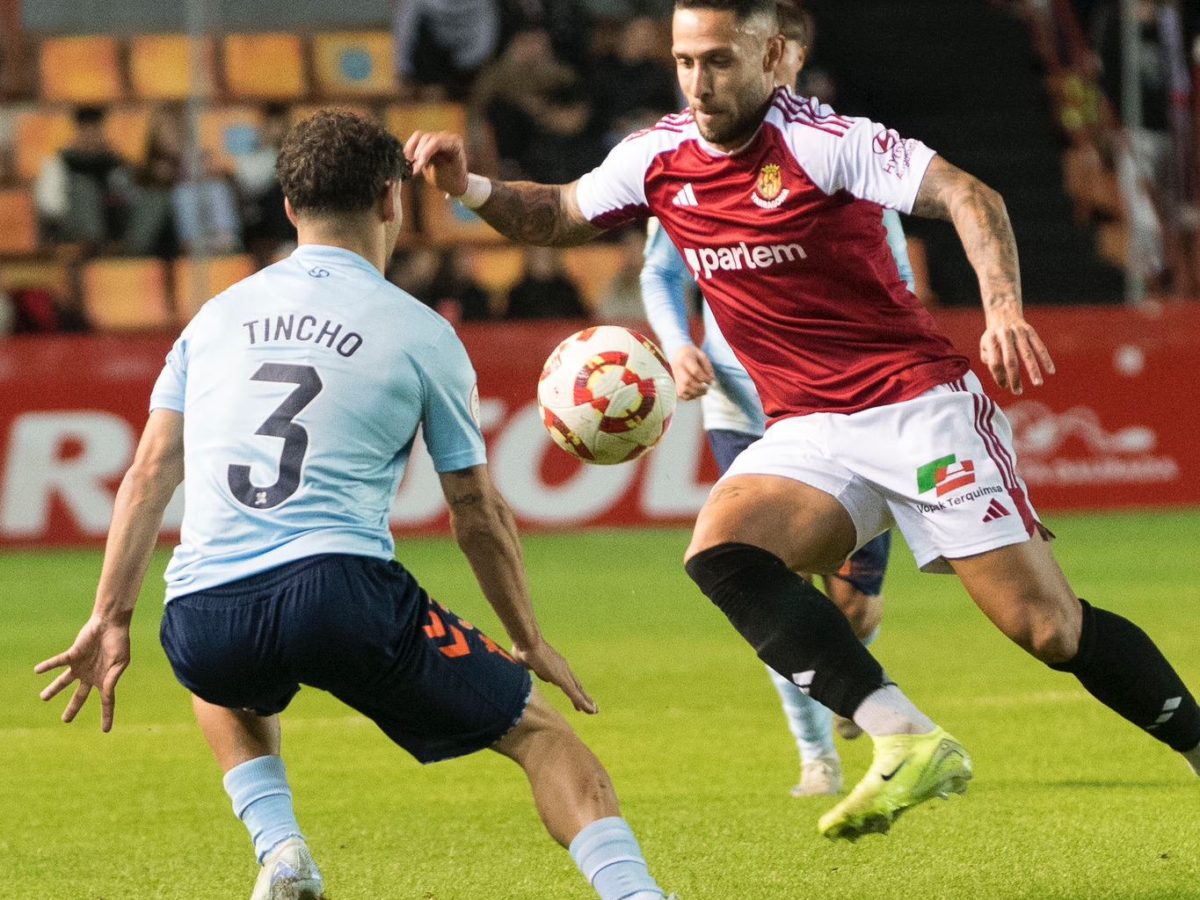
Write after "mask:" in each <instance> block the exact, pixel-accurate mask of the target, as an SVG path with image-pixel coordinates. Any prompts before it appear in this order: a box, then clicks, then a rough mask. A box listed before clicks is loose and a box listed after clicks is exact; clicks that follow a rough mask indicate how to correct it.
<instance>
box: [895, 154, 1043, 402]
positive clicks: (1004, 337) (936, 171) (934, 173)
mask: <svg viewBox="0 0 1200 900" xmlns="http://www.w3.org/2000/svg"><path fill="white" fill-rule="evenodd" d="M913 213H914V214H916V215H919V216H924V217H926V218H931V219H944V220H946V221H949V222H951V223H953V225H954V227H955V229H956V230H957V231H958V236H959V238H960V239H961V240H962V243H963V248H964V249H965V250H966V252H967V258H968V259H969V260H970V262H971V265H972V267H974V269H975V273H976V275H977V276H978V277H979V290H980V294H981V296H982V298H983V309H984V314H985V316H986V319H987V328H986V330H985V331H984V333H983V337H982V338H981V339H980V342H979V354H980V357H981V358H982V359H983V362H984V365H986V366H987V367H988V369H989V370H990V371H991V373H992V377H993V378H994V379H995V380H996V384H998V385H999V386H1000V387H1002V388H1008V389H1010V390H1012V392H1013V393H1014V394H1019V393H1021V391H1022V389H1023V388H1022V384H1021V366H1022V364H1024V367H1025V371H1026V372H1028V373H1029V378H1030V380H1031V381H1032V382H1033V383H1034V384H1035V385H1040V384H1041V383H1042V369H1045V370H1046V371H1047V372H1048V373H1049V374H1051V375H1052V374H1054V361H1053V360H1052V359H1051V358H1050V354H1049V352H1048V351H1047V350H1046V346H1045V345H1044V344H1043V343H1042V340H1041V338H1039V337H1038V335H1037V332H1036V331H1034V329H1033V326H1032V325H1030V324H1029V323H1028V322H1026V321H1025V316H1024V313H1023V311H1022V306H1021V270H1020V265H1019V263H1018V261H1017V241H1016V238H1015V237H1014V235H1013V230H1012V223H1011V222H1010V221H1009V218H1008V210H1007V209H1006V208H1005V206H1004V198H1003V197H1001V196H1000V194H998V193H997V192H996V191H994V190H992V189H991V188H990V187H988V186H987V185H986V184H984V183H983V182H982V181H980V180H979V179H978V178H975V177H974V176H973V175H969V174H967V173H966V172H964V171H962V170H961V169H959V168H956V167H955V166H952V165H950V163H948V162H946V161H945V160H944V159H942V158H941V157H940V156H937V157H934V159H933V161H932V162H931V163H930V165H929V168H928V170H927V171H926V172H925V176H924V179H923V180H922V182H921V186H920V188H919V190H918V191H917V197H916V202H915V203H914V204H913Z"/></svg>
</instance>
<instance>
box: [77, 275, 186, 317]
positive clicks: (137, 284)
mask: <svg viewBox="0 0 1200 900" xmlns="http://www.w3.org/2000/svg"><path fill="white" fill-rule="evenodd" d="M83 303H84V309H85V310H86V312H87V316H88V320H89V321H90V322H91V323H92V325H93V326H94V327H95V328H97V329H98V330H101V331H139V330H148V329H153V328H166V327H167V326H169V325H171V324H173V322H174V316H173V315H172V314H171V306H170V300H169V297H168V293H167V264H166V263H164V262H163V261H162V260H159V259H100V260H96V261H94V262H90V263H88V264H87V265H86V266H84V269H83Z"/></svg>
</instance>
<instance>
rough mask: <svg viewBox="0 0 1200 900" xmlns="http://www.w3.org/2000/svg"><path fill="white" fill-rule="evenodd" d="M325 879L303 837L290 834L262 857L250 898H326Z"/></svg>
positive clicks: (276, 899)
mask: <svg viewBox="0 0 1200 900" xmlns="http://www.w3.org/2000/svg"><path fill="white" fill-rule="evenodd" d="M324 892H325V879H323V878H322V877H321V870H320V869H318V868H317V863H316V861H315V860H314V859H313V856H312V853H311V852H310V851H309V849H308V844H306V843H304V841H303V840H301V839H300V838H288V839H287V840H286V841H284V842H283V843H282V844H280V845H279V846H278V847H276V848H275V849H274V850H272V851H271V852H270V853H269V854H268V855H267V858H266V859H265V860H263V864H262V870H261V871H260V872H259V873H258V880H257V881H256V882H254V893H253V894H251V895H250V900H323V898H324V896H325V893H324Z"/></svg>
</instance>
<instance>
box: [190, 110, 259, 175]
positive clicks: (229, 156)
mask: <svg viewBox="0 0 1200 900" xmlns="http://www.w3.org/2000/svg"><path fill="white" fill-rule="evenodd" d="M261 127H262V113H261V112H260V111H259V110H258V109H255V108H254V107H249V106H222V107H218V108H216V109H208V110H205V111H204V112H203V113H201V114H200V146H201V147H203V148H204V150H205V151H207V152H209V153H211V154H212V156H213V162H214V163H215V164H216V166H217V168H219V169H221V170H223V171H226V172H229V171H232V170H233V167H234V163H235V162H236V160H237V158H238V157H239V156H244V155H245V154H247V153H250V152H252V151H253V150H254V149H255V147H257V146H258V132H259V129H260V128H261Z"/></svg>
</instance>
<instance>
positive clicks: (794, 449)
mask: <svg viewBox="0 0 1200 900" xmlns="http://www.w3.org/2000/svg"><path fill="white" fill-rule="evenodd" d="M672 24H673V46H672V53H673V55H674V58H675V63H676V69H677V71H678V75H679V81H680V85H681V87H682V88H683V92H684V94H685V96H686V97H687V100H688V105H689V107H690V109H689V110H688V111H686V112H684V113H681V114H678V115H672V116H667V117H665V118H664V119H662V120H661V121H660V122H659V123H658V124H657V125H656V126H654V127H653V128H649V129H645V130H643V131H641V132H637V133H635V134H633V135H630V136H629V137H628V138H627V139H626V140H625V141H623V142H622V143H620V144H618V145H617V146H616V147H615V148H613V150H612V152H611V153H610V154H609V156H608V157H607V159H606V160H605V161H604V163H602V164H601V165H600V166H599V167H598V168H596V169H595V170H593V171H592V172H590V173H588V174H586V175H584V176H583V177H582V178H581V179H579V180H578V181H575V182H572V183H570V184H566V185H543V184H534V183H531V182H505V181H492V180H489V179H486V178H483V177H481V176H478V175H473V174H469V173H468V167H467V160H466V153H465V150H464V149H463V141H462V139H461V137H459V136H457V135H452V134H446V133H433V134H431V133H422V132H418V133H415V134H414V135H413V136H412V137H410V138H409V142H408V144H407V145H406V151H407V153H408V156H409V158H410V159H412V160H413V163H414V170H415V171H417V172H420V173H423V174H424V175H425V177H426V178H428V179H431V180H433V181H434V182H435V183H436V184H437V185H438V186H439V187H440V188H441V189H442V190H444V191H446V192H447V193H448V194H450V195H452V196H456V197H460V198H461V199H462V200H463V202H464V203H465V204H466V205H467V206H469V207H472V208H474V209H477V210H478V211H479V214H480V215H481V216H482V217H483V219H484V220H485V221H487V222H488V223H490V224H491V225H492V226H493V227H495V228H496V229H498V230H499V231H500V232H502V233H503V234H505V235H507V236H508V237H510V238H513V239H514V240H518V241H523V242H526V243H536V244H551V245H556V246H567V245H571V244H578V243H583V242H585V241H587V240H589V239H591V238H593V237H594V236H596V235H597V234H599V233H600V232H601V231H603V230H605V229H606V228H611V227H614V226H616V225H620V224H623V223H625V222H629V221H631V220H637V219H639V218H645V217H648V216H652V215H653V216H657V217H658V219H659V221H660V222H661V223H662V227H663V228H664V229H665V230H666V232H667V234H668V235H669V236H670V238H671V240H672V242H673V243H674V244H675V246H676V247H678V248H679V249H680V251H681V252H682V253H683V256H684V258H685V259H686V260H687V262H688V267H689V268H690V269H691V271H692V274H693V276H694V277H695V278H696V280H697V281H698V282H699V283H700V285H701V289H702V291H703V293H704V296H705V297H706V298H707V300H708V302H709V304H710V306H711V307H712V311H713V315H714V317H715V319H716V321H717V324H718V325H719V326H720V327H721V331H722V333H723V334H724V335H725V337H726V338H727V339H728V340H729V343H730V345H731V346H732V348H733V351H734V353H736V354H737V356H738V358H739V359H740V360H741V361H742V363H743V364H744V365H745V366H746V369H747V370H748V371H749V373H750V376H751V377H752V378H753V379H754V384H755V387H756V388H757V389H758V394H759V396H760V398H761V399H762V403H763V408H764V410H765V412H766V414H767V417H768V419H769V420H770V425H769V427H768V428H767V431H766V434H765V436H764V437H763V438H762V440H760V441H758V442H756V443H755V444H753V445H752V446H751V447H750V448H748V449H747V450H746V451H745V452H744V453H742V454H741V455H740V456H739V457H738V458H737V460H736V461H735V462H734V463H733V465H732V466H731V467H730V469H729V471H728V472H727V473H726V474H725V476H724V477H723V478H722V479H721V481H720V482H719V483H718V484H717V486H716V487H715V488H714V489H713V491H712V493H711V494H710V495H709V498H708V501H707V503H706V504H705V506H704V509H703V510H702V511H701V513H700V516H699V518H698V519H697V521H696V527H695V530H694V533H693V536H692V542H691V544H690V546H689V547H688V550H687V561H686V567H687V571H688V573H689V574H690V575H691V577H692V578H693V580H695V581H696V583H697V584H698V585H699V587H700V588H701V590H702V591H703V592H704V593H705V594H706V595H707V596H708V597H709V598H710V599H711V600H712V601H713V603H715V604H716V605H717V607H718V608H720V609H721V611H722V612H723V613H724V614H725V616H726V617H727V618H728V619H729V621H730V623H731V624H732V625H733V626H734V628H735V629H736V630H737V631H738V632H739V633H740V634H741V635H742V637H743V638H745V639H746V641H747V642H749V643H750V645H751V646H753V647H754V649H755V650H756V651H757V653H758V655H759V657H760V658H761V659H762V660H763V662H765V663H766V664H767V665H769V666H770V667H771V668H772V669H774V670H775V671H776V672H778V673H780V674H781V675H783V676H785V677H786V678H788V679H790V680H791V681H793V682H794V683H795V684H796V685H798V686H799V687H800V688H801V689H803V690H804V691H805V692H806V693H808V694H809V696H811V697H813V698H815V699H816V700H818V701H820V702H821V703H823V704H824V705H825V706H828V707H829V708H830V709H832V710H833V711H834V712H836V713H839V714H840V715H843V716H846V717H847V718H851V719H853V720H854V721H855V723H857V724H858V725H859V727H861V728H862V729H863V731H865V732H866V733H867V734H869V735H870V736H871V738H872V739H873V741H874V745H875V746H874V759H873V761H872V764H871V767H870V768H869V769H868V771H867V773H866V774H865V775H864V777H863V778H862V780H861V781H860V782H859V783H858V785H857V786H856V787H855V788H854V790H852V791H851V792H850V794H849V795H848V796H847V797H846V798H845V799H843V800H842V801H841V802H840V803H838V804H837V805H835V806H834V807H833V808H832V809H831V810H829V811H828V812H827V813H826V814H825V815H824V816H822V817H821V819H820V822H819V823H818V829H819V831H820V832H821V833H822V834H824V835H826V836H828V837H831V838H847V839H851V840H853V839H855V838H857V837H859V836H860V835H862V834H866V833H870V832H882V831H886V830H887V829H888V828H889V827H890V826H891V823H892V821H893V820H894V819H895V818H896V816H897V815H899V814H900V813H901V812H903V811H904V810H906V809H909V808H911V807H913V806H915V805H917V804H919V803H922V802H924V801H926V800H929V799H931V798H933V797H937V796H945V795H948V794H949V793H951V792H962V791H964V790H965V789H966V786H967V783H968V781H969V780H970V778H971V763H970V757H969V756H968V754H967V751H966V750H965V749H964V748H963V746H962V744H960V743H959V742H958V741H957V740H955V739H954V738H953V737H951V736H950V735H949V734H947V733H946V731H944V730H943V729H942V728H940V727H938V726H937V725H935V724H934V723H933V722H932V721H931V720H930V719H929V718H928V717H927V716H926V715H925V714H924V713H922V712H921V711H920V710H919V709H918V708H917V707H916V706H915V705H914V704H913V703H912V701H911V700H909V698H908V697H907V696H906V695H905V694H904V693H903V692H902V691H901V690H900V689H899V687H898V686H897V685H896V684H894V683H893V682H891V681H890V680H889V679H888V678H887V676H886V675H885V674H884V672H883V669H882V668H881V667H880V665H879V663H878V662H877V661H876V660H875V659H874V657H872V656H871V654H870V652H869V651H868V650H867V649H866V648H865V647H864V646H863V645H862V643H861V642H860V641H859V640H858V639H857V638H856V637H855V635H854V632H853V630H852V629H851V628H850V625H849V623H848V622H847V621H846V617H845V616H844V615H842V614H841V612H839V611H838V609H837V607H835V606H834V605H833V603H832V602H830V600H829V599H828V598H827V597H825V596H824V595H823V594H822V593H821V592H820V591H818V590H817V589H816V588H814V587H813V586H812V585H810V584H808V583H807V582H806V581H805V580H804V579H803V578H801V577H799V576H798V575H796V574H795V572H796V571H801V572H828V571H833V570H836V569H837V568H838V567H839V566H840V565H841V564H842V561H843V560H844V559H846V558H847V557H849V556H850V555H851V554H853V552H854V551H855V550H856V549H858V548H859V547H861V546H862V545H863V544H865V543H866V542H867V541H868V540H870V539H871V538H873V537H875V536H876V535H877V534H882V533H883V532H884V531H885V530H886V529H887V528H889V527H891V526H892V525H893V524H895V525H896V526H898V527H899V528H900V530H901V531H902V532H903V533H904V536H905V538H906V539H907V541H908V544H909V546H910V547H911V548H912V549H913V551H914V553H915V555H916V558H917V562H918V564H919V565H920V567H921V568H922V569H924V570H926V571H933V572H938V571H940V572H953V573H954V574H956V575H957V576H958V578H959V579H960V581H962V583H963V585H964V587H965V588H966V590H967V593H968V594H969V595H970V596H971V598H972V599H973V600H974V601H975V603H976V604H977V605H978V606H979V607H980V608H981V609H982V610H983V612H984V614H985V615H987V616H988V617H989V618H990V619H991V620H992V622H993V623H994V624H995V625H996V626H997V627H998V628H999V629H1000V630H1001V632H1003V633H1004V634H1005V635H1007V636H1008V637H1009V638H1011V639H1012V640H1013V641H1015V642H1016V643H1017V644H1018V645H1019V646H1021V647H1022V648H1024V649H1025V650H1026V651H1028V652H1029V653H1031V654H1032V655H1033V656H1034V657H1035V658H1037V659H1039V660H1041V661H1042V662H1044V663H1046V664H1047V665H1049V666H1051V667H1052V668H1054V669H1057V670H1060V671H1065V672H1070V673H1072V674H1074V675H1075V676H1076V677H1077V678H1078V679H1079V681H1080V682H1081V683H1082V684H1083V686H1084V687H1085V688H1086V689H1087V690H1088V691H1089V692H1090V693H1091V694H1092V695H1093V696H1095V697H1096V698H1097V699H1098V700H1099V701H1100V702H1102V703H1104V704H1105V705H1106V706H1108V707H1110V708H1111V709H1112V710H1114V711H1115V712H1117V713H1119V714H1120V715H1122V716H1124V717H1125V718H1126V719H1128V720H1129V721H1131V722H1132V723H1133V724H1135V725H1137V726H1138V727H1140V728H1143V729H1145V730H1146V731H1147V732H1149V733H1150V734H1151V735H1152V736H1154V737H1155V738H1157V739H1158V740H1160V741H1162V742H1163V743H1165V744H1167V745H1168V746H1170V747H1171V748H1172V749H1174V750H1176V751H1179V752H1180V753H1182V754H1183V755H1184V756H1185V757H1186V759H1187V761H1188V762H1189V764H1190V765H1191V767H1192V768H1193V770H1196V771H1197V774H1200V706H1197V704H1196V701H1195V699H1194V698H1193V696H1192V694H1191V693H1190V692H1189V691H1188V689H1187V687H1185V685H1184V684H1183V682H1182V680H1181V679H1180V678H1179V676H1178V674H1176V672H1175V670H1174V669H1173V668H1172V667H1171V665H1170V664H1169V663H1168V662H1167V660H1166V659H1165V658H1164V657H1163V655H1162V653H1161V652H1160V651H1159V649H1158V648H1157V646H1155V644H1154V643H1153V642H1152V641H1151V640H1150V638H1149V637H1148V636H1147V635H1146V634H1145V633H1144V632H1143V631H1142V630H1141V629H1140V628H1138V627H1137V626H1136V625H1134V624H1133V623H1131V622H1129V621H1128V620H1126V619H1125V618H1123V617H1121V616H1120V615H1117V614H1115V613H1112V612H1108V611H1106V610H1103V609H1101V608H1099V607H1094V606H1092V605H1091V604H1089V603H1087V602H1086V601H1084V600H1081V599H1080V598H1079V596H1078V595H1077V594H1076V593H1075V591H1074V590H1073V589H1072V588H1071V586H1070V583H1069V582H1068V581H1067V578H1066V576H1065V575H1064V574H1063V572H1062V570H1061V569H1060V568H1059V566H1058V564H1057V562H1056V561H1055V559H1054V555H1053V553H1052V551H1051V549H1050V541H1049V538H1050V537H1051V535H1050V533H1049V531H1047V530H1046V529H1045V527H1044V526H1042V524H1041V523H1040V522H1039V521H1038V519H1037V517H1036V514H1035V513H1034V510H1033V507H1032V505H1031V504H1030V502H1029V499H1028V496H1027V492H1026V489H1025V485H1024V483H1023V482H1022V481H1021V480H1020V478H1019V477H1018V476H1017V473H1016V467H1015V458H1014V453H1013V449H1012V435H1011V430H1010V428H1009V425H1008V422H1007V420H1006V419H1005V418H1004V415H1003V414H1002V413H1001V412H1000V411H999V409H998V408H997V407H996V405H995V403H994V402H993V401H992V400H991V399H990V398H989V397H988V396H987V394H986V393H984V391H983V388H982V386H981V385H980V383H979V380H978V379H977V378H976V377H975V376H974V375H973V374H972V373H971V372H970V369H969V364H968V360H967V359H966V358H965V357H963V356H960V355H959V354H958V353H957V352H956V351H955V350H954V348H953V346H952V345H951V344H950V342H949V341H948V340H947V339H946V338H945V337H943V336H942V335H941V334H940V333H939V332H938V331H937V329H936V327H935V325H934V323H933V320H932V317H931V316H930V315H929V314H928V313H927V312H926V311H925V310H924V309H922V308H921V306H920V304H919V302H918V301H917V300H916V298H915V297H913V296H912V295H911V294H910V293H909V291H908V290H907V288H906V287H905V286H904V283H903V282H902V281H901V280H900V279H899V278H898V277H897V276H896V265H895V262H894V260H893V259H892V257H891V254H890V253H889V252H888V248H887V241H886V236H885V231H884V228H883V222H882V220H881V217H880V207H889V208H893V209H897V210H899V211H900V212H911V213H914V214H916V215H919V216H925V217H931V218H941V219H946V220H948V221H950V222H952V223H953V225H954V227H955V229H956V230H957V231H958V234H959V236H960V238H961V239H962V242H963V246H964V248H965V250H966V252H967V257H968V259H969V260H970V262H971V264H972V266H973V267H974V268H975V271H976V272H977V273H978V276H979V284H980V291H981V294H982V299H983V307H984V315H985V320H986V321H985V328H984V331H983V335H982V337H981V338H980V345H979V346H980V356H981V359H982V361H983V363H984V365H985V366H986V368H987V369H988V371H989V372H990V374H991V376H992V378H993V379H994V380H995V382H996V384H997V385H998V387H999V388H1001V389H1002V390H1010V391H1012V392H1013V393H1017V394H1020V393H1022V392H1023V390H1024V387H1025V379H1026V378H1028V380H1029V381H1030V382H1031V383H1032V384H1034V385H1040V384H1041V383H1042V380H1043V372H1046V373H1048V374H1053V371H1054V364H1053V361H1052V360H1051V358H1050V354H1049V353H1048V352H1047V350H1046V348H1045V346H1044V345H1043V343H1042V341H1041V339H1040V338H1039V337H1038V335H1037V332H1036V331H1035V330H1034V329H1033V327H1032V326H1031V325H1030V324H1029V323H1028V322H1026V321H1025V317H1024V314H1023V312H1022V304H1021V282H1020V274H1019V266H1018V263H1017V249H1016V241H1015V240H1014V238H1013V233H1012V226H1011V224H1010V222H1009V219H1008V214H1007V212H1006V211H1005V208H1004V202H1003V200H1002V198H1001V197H1000V195H999V194H997V193H996V192H995V191H993V190H992V189H990V188H988V187H987V186H986V185H984V184H983V183H982V182H980V181H979V180H978V179H976V178H974V177H973V176H971V175H969V174H968V173H966V172H963V171H961V170H960V169H958V168H956V167H954V166H953V165H951V164H950V163H949V162H947V161H946V160H944V159H942V158H940V157H939V156H937V155H936V154H935V153H934V152H933V151H932V150H930V149H929V148H927V147H926V146H925V145H924V144H922V143H921V142H919V141H917V140H913V139H905V138H903V137H901V136H900V135H899V134H897V133H896V132H895V131H893V130H890V129H888V128H886V127H884V126H882V125H877V124H875V123H873V122H871V121H869V120H867V119H856V118H846V117H844V116H839V115H838V114H837V113H836V112H834V111H833V110H832V109H830V108H829V107H828V106H824V105H821V104H819V103H816V102H815V101H812V100H808V99H800V98H797V97H795V96H793V95H792V94H791V93H789V92H788V91H787V90H786V89H784V88H777V87H776V86H775V84H774V70H775V66H776V65H777V64H778V62H779V58H780V56H781V54H782V52H783V44H784V42H783V38H782V37H781V36H780V34H779V24H778V21H777V18H776V12H775V2H774V0H676V4H675V13H674V18H673V23H672ZM677 200H678V202H677Z"/></svg>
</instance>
